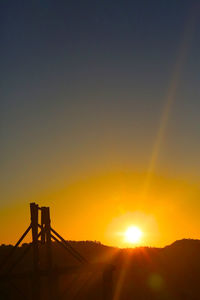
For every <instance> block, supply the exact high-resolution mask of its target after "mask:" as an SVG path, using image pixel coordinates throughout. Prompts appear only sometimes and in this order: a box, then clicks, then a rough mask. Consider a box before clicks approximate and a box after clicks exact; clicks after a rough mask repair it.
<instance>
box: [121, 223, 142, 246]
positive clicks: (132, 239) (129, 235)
mask: <svg viewBox="0 0 200 300" xmlns="http://www.w3.org/2000/svg"><path fill="white" fill-rule="evenodd" d="M141 237H142V231H141V230H140V228H138V227H137V226H130V227H128V228H127V230H126V231H125V232H124V240H125V242H127V243H130V244H136V243H138V242H139V241H140V240H141Z"/></svg>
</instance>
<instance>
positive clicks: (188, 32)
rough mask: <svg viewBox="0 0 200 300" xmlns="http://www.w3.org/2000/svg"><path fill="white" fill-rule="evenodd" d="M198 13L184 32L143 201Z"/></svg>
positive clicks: (146, 179) (157, 135)
mask: <svg viewBox="0 0 200 300" xmlns="http://www.w3.org/2000/svg"><path fill="white" fill-rule="evenodd" d="M198 7H199V5H198ZM195 8H196V7H195ZM196 11H198V10H197V8H196V10H195V12H194V11H193V12H192V14H191V16H190V18H189V22H188V23H187V25H186V28H185V31H184V35H183V41H182V43H181V47H180V53H179V56H178V58H177V62H176V64H175V67H174V71H173V74H172V79H171V82H170V85H169V90H168V94H167V97H166V100H165V103H164V107H163V111H162V113H161V118H160V126H159V128H158V131H157V134H156V138H155V142H154V145H153V149H152V154H151V158H150V162H149V166H148V168H147V173H146V178H145V181H144V186H143V190H142V195H141V196H142V199H144V198H146V196H147V194H148V190H149V187H150V185H151V181H152V177H153V172H154V170H155V166H156V162H157V159H158V156H159V152H160V148H161V144H162V141H163V139H164V135H165V132H166V128H167V123H168V121H169V117H170V113H171V110H172V106H173V104H174V102H175V97H176V92H177V88H178V85H179V82H180V77H181V73H182V71H183V67H184V65H185V62H186V58H187V54H188V51H189V48H190V45H191V42H192V38H193V36H194V32H195V23H196V20H197V14H196Z"/></svg>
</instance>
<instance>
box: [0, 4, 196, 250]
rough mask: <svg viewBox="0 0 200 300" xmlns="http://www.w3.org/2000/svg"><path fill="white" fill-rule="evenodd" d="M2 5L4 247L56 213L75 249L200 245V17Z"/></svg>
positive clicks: (148, 8)
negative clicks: (38, 217)
mask: <svg viewBox="0 0 200 300" xmlns="http://www.w3.org/2000/svg"><path fill="white" fill-rule="evenodd" d="M197 4H198V1H194V0H190V1H189V0H182V1H178V0H162V1H161V0H155V1H154V0H152V1H149V0H137V1H135V0H130V1H129V0H125V1H122V0H119V1H117V0H115V1H114V0H110V1H109V0H101V1H100V0H98V1H97V0H90V1H89V0H84V1H82V0H77V1H73V0H68V1H64V0H59V1H53V0H48V1H47V0H44V1H39V0H38V1H25V0H24V1H21V0H19V1H15V0H13V1H11V0H8V1H2V2H1V4H0V20H1V21H0V22H1V26H0V33H1V47H0V59H1V72H0V77H1V78H0V82H1V91H0V95H1V97H0V149H1V150H0V166H1V168H0V190H1V196H0V197H1V200H0V243H14V242H15V241H16V240H17V238H18V237H19V236H20V234H21V233H23V231H24V230H25V229H26V227H27V226H28V224H29V206H28V204H29V203H30V202H33V201H34V202H37V203H38V204H40V205H46V206H50V207H51V215H52V223H53V227H55V228H56V229H57V231H59V233H61V234H62V235H63V236H64V237H65V238H66V239H72V240H97V241H101V242H102V243H104V244H107V245H114V246H119V247H124V246H127V245H125V243H124V241H123V239H122V237H121V233H122V232H124V231H125V230H126V229H127V227H128V226H131V225H134V226H138V227H139V228H140V229H141V230H142V232H143V235H142V239H141V241H140V245H149V246H164V245H167V244H169V243H171V242H173V241H174V240H176V239H181V238H200V217H199V216H200V117H199V114H200V54H199V53H200V6H199V5H197Z"/></svg>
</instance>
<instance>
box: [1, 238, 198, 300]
mask: <svg viewBox="0 0 200 300" xmlns="http://www.w3.org/2000/svg"><path fill="white" fill-rule="evenodd" d="M71 244H72V245H73V247H74V248H75V249H76V250H78V251H79V252H80V253H81V254H82V255H83V256H84V257H85V258H86V259H87V260H88V261H89V262H91V263H92V264H95V265H96V270H95V272H91V271H90V270H87V267H86V268H85V270H84V271H83V270H81V271H80V272H76V273H75V274H74V272H73V271H72V272H69V273H68V274H63V275H62V276H60V278H59V281H58V289H59V293H60V295H62V299H80V300H85V299H93V300H98V299H103V291H102V273H101V272H100V270H98V265H97V264H100V263H106V264H112V265H114V266H115V270H114V272H113V282H112V284H113V294H114V295H116V294H117V295H118V298H117V297H116V298H113V299H118V300H129V299H130V300H131V299H137V300H140V299H141V300H143V299H144V300H153V299H155V300H157V299H163V300H167V299H169V300H186V299H187V300H193V299H194V300H197V299H200V241H199V240H186V239H185V240H180V241H176V242H174V243H173V244H171V245H170V246H167V247H165V248H149V247H139V248H135V249H118V248H114V247H108V246H105V245H102V244H100V243H98V242H91V241H84V242H71ZM26 247H28V244H23V245H22V246H21V247H18V249H17V252H16V255H15V257H14V258H12V260H11V261H10V262H9V264H12V262H13V261H14V260H15V258H16V257H18V256H20V253H22V251H23V250H24V249H25V248H26ZM11 248H12V246H11V245H8V246H6V245H1V246H0V262H1V261H3V260H4V258H5V257H6V256H7V254H8V252H9V251H10V250H11ZM52 250H53V257H54V263H55V265H57V266H61V267H67V266H69V267H70V266H78V262H77V261H76V260H74V259H73V257H72V256H71V255H70V254H69V255H68V254H67V253H66V251H65V250H64V249H62V248H60V247H59V245H57V244H56V243H53V246H52ZM40 251H41V265H42V264H43V263H44V261H43V260H45V255H44V253H43V252H44V249H43V248H42V245H41V248H40ZM31 268H32V253H31V251H30V252H29V253H28V254H27V256H26V257H25V258H24V260H22V261H21V262H20V264H19V265H18V266H16V269H15V270H14V271H13V273H14V272H22V271H28V270H31ZM8 269H9V266H7V267H6V269H4V270H3V271H2V272H3V273H1V276H2V274H6V271H7V270H8ZM42 280H44V279H42ZM30 290H31V280H30V279H29V278H23V279H14V280H12V281H11V282H8V281H4V280H1V282H0V299H23V298H25V297H26V299H31V293H30ZM24 296H25V297H24ZM43 299H45V297H43V298H42V300H43Z"/></svg>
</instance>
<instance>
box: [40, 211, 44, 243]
mask: <svg viewBox="0 0 200 300" xmlns="http://www.w3.org/2000/svg"><path fill="white" fill-rule="evenodd" d="M41 244H45V207H41Z"/></svg>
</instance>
